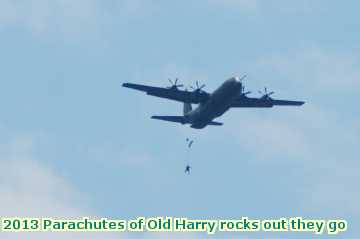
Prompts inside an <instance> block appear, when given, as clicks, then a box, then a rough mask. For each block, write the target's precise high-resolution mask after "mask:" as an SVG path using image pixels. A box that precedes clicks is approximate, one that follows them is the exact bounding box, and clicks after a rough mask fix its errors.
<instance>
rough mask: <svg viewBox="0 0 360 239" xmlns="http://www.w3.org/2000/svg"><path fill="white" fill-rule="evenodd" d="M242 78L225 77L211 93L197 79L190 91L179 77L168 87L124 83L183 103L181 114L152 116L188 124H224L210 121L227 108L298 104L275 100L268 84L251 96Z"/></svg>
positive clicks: (149, 93)
mask: <svg viewBox="0 0 360 239" xmlns="http://www.w3.org/2000/svg"><path fill="white" fill-rule="evenodd" d="M244 78H245V76H244V77H242V78H239V77H232V78H230V79H228V80H226V81H225V82H224V83H223V84H222V85H221V86H220V87H219V88H218V89H217V90H215V91H214V92H213V93H212V94H210V93H207V92H205V91H204V90H203V88H204V87H205V84H203V85H201V86H200V85H199V82H198V81H197V82H196V88H195V87H191V89H192V91H188V90H187V89H185V90H180V88H181V87H184V86H183V85H178V79H176V80H175V81H174V82H173V81H171V80H169V81H170V83H171V84H172V85H171V86H170V87H167V88H163V87H153V86H146V85H139V84H132V83H124V84H123V87H127V88H131V89H135V90H140V91H144V92H146V93H147V94H148V95H152V96H157V97H161V98H166V99H170V100H175V101H179V102H182V103H184V110H183V115H182V116H152V117H151V118H152V119H158V120H165V121H171V122H176V123H181V124H190V125H191V127H192V128H195V129H202V128H205V127H206V126H207V125H218V126H220V125H223V123H220V122H216V121H213V120H214V119H215V118H217V117H219V116H221V115H223V114H224V113H225V112H226V111H228V110H229V109H230V108H246V107H247V108H248V107H253V108H271V107H273V106H275V105H288V106H300V105H303V104H304V103H305V102H303V101H290V100H275V99H273V98H271V97H270V96H271V95H272V94H274V92H273V91H272V92H268V90H267V88H265V89H264V92H261V91H259V93H260V94H262V96H261V97H260V98H251V97H248V96H247V95H248V94H250V93H251V92H250V91H247V92H245V87H244V86H243V83H242V80H243V79H244ZM192 104H199V106H198V107H196V108H195V109H192Z"/></svg>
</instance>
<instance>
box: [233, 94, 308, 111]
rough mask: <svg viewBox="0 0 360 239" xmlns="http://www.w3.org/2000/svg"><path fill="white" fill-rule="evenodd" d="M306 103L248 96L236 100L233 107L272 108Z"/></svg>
mask: <svg viewBox="0 0 360 239" xmlns="http://www.w3.org/2000/svg"><path fill="white" fill-rule="evenodd" d="M304 103H305V102H303V101H292V100H274V99H272V98H263V97H262V98H251V97H247V96H241V97H238V98H236V99H235V100H234V101H233V102H232V104H231V107H234V108H270V107H273V106H274V105H281V106H301V105H303V104H304Z"/></svg>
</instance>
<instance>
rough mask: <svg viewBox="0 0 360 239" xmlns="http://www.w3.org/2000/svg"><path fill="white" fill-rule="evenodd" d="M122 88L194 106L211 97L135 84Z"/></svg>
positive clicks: (199, 93)
mask: <svg viewBox="0 0 360 239" xmlns="http://www.w3.org/2000/svg"><path fill="white" fill-rule="evenodd" d="M122 86H123V87H127V88H130V89H134V90H139V91H144V92H146V94H148V95H152V96H156V97H160V98H165V99H170V100H175V101H180V102H186V103H192V104H199V103H201V102H204V101H206V100H207V99H208V97H209V93H206V92H205V91H200V92H199V91H193V92H189V91H184V90H179V89H172V88H163V87H154V86H146V85H139V84H133V83H124V84H123V85H122Z"/></svg>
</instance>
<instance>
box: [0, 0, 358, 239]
mask: <svg viewBox="0 0 360 239" xmlns="http://www.w3.org/2000/svg"><path fill="white" fill-rule="evenodd" d="M359 8H360V3H359V2H358V1H352V0H351V1H350V0H349V1H346V2H343V1H324V0H323V1H322V0H317V1H310V0H302V1H285V0H270V1H269V0H206V1H162V0H159V1H149V0H119V1H115V0H109V1H100V0H51V1H50V0H0V33H1V37H0V66H1V67H0V69H1V70H0V115H1V118H0V205H1V206H0V215H1V216H3V215H8V216H19V215H20V216H39V217H41V216H58V217H79V216H89V215H90V216H99V217H112V218H125V219H130V218H132V217H137V216H143V215H144V216H162V215H164V216H187V217H190V218H194V219H196V218H239V217H241V216H249V217H253V218H261V219H267V218H280V217H291V216H303V217H307V218H324V219H327V218H344V219H347V220H348V222H349V231H348V232H347V233H345V234H342V235H340V236H337V237H336V238H355V237H356V235H358V233H359V230H358V229H356V228H358V227H359V223H360V206H359V202H360V191H359V187H358V182H359V181H360V175H359V172H358V169H359V168H360V162H359V157H358V156H357V155H358V147H359V142H360V126H359V118H360V110H359V106H358V101H359V100H358V99H359V97H358V94H359V89H360V81H359V79H360V68H359V64H360V57H359V56H360V55H359V54H360V32H359V22H360V18H359V16H358V10H359ZM243 74H247V75H248V78H246V80H245V84H246V88H247V89H249V90H252V91H253V92H254V93H253V94H252V95H253V96H258V95H259V94H257V91H258V90H260V89H262V88H263V87H264V86H267V87H268V88H269V89H271V90H274V91H275V92H276V94H275V95H274V98H281V99H282V98H283V99H294V100H305V101H306V102H307V103H306V104H305V105H304V106H303V107H299V108H297V107H289V108H280V107H279V108H273V109H232V110H230V111H229V112H228V113H227V114H226V115H224V116H223V117H221V118H220V119H219V121H221V122H224V123H225V124H224V126H223V127H208V128H206V129H204V130H193V129H190V128H188V127H184V126H181V125H177V124H171V123H167V122H160V121H155V120H151V119H150V117H151V115H154V114H157V115H180V114H182V105H181V104H180V103H176V102H172V101H167V100H164V99H158V98H152V97H149V96H146V95H144V94H142V93H140V92H135V91H131V90H129V89H125V88H122V87H121V84H122V83H124V82H134V83H145V84H150V85H158V86H168V81H167V79H168V78H175V77H179V78H180V81H181V83H184V84H185V85H187V86H188V85H190V84H194V82H195V81H196V80H199V81H200V82H201V83H206V85H207V87H206V90H207V91H210V92H211V91H213V90H214V89H216V87H218V86H219V85H220V84H221V83H222V82H223V81H224V80H225V79H227V78H229V77H231V76H234V75H239V76H241V75H243ZM186 137H191V138H193V139H194V140H195V143H194V145H193V148H192V151H191V153H190V158H191V159H190V161H191V165H192V167H193V172H192V174H191V175H190V176H186V175H185V174H184V171H183V170H184V167H185V164H186V162H187V157H188V156H189V155H187V151H186V142H185V139H186ZM96 235H97V236H99V238H139V237H140V238H146V239H147V238H158V237H159V238H165V236H164V235H159V234H156V235H153V234H150V235H149V234H135V235H130V234H125V233H123V234H119V233H118V234H105V235H100V234H96ZM17 236H18V235H14V234H6V235H5V234H4V235H1V238H17ZM51 236H57V237H58V238H83V237H82V236H83V235H80V234H60V235H51ZM92 236H93V235H92ZM167 236H169V235H167ZM170 236H171V237H176V238H183V237H185V236H186V237H193V238H199V237H203V236H205V235H203V234H196V235H179V234H177V235H176V234H171V235H170ZM227 236H230V235H225V234H218V235H216V236H214V237H212V238H225V237H227ZM231 236H233V237H237V238H251V239H252V238H259V237H261V236H263V235H260V234H248V235H242V234H238V235H235V234H231ZM279 236H280V237H284V238H285V237H286V238H309V237H312V238H327V237H328V236H327V235H323V236H318V237H316V236H313V235H312V234H307V233H303V234H285V235H283V234H281V235H276V234H268V235H266V237H267V238H272V237H279ZM26 237H27V238H42V237H43V238H48V237H49V235H46V234H40V235H39V234H38V235H36V234H31V235H26ZM334 238H335V237H334Z"/></svg>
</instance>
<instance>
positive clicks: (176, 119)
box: [151, 115, 185, 124]
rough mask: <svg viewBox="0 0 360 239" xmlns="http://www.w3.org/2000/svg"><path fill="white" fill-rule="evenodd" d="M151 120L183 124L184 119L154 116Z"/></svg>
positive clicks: (180, 117)
mask: <svg viewBox="0 0 360 239" xmlns="http://www.w3.org/2000/svg"><path fill="white" fill-rule="evenodd" d="M151 118H152V119H157V120H164V121H170V122H175V123H181V124H185V119H184V117H183V116H156V115H154V116H152V117H151Z"/></svg>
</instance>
